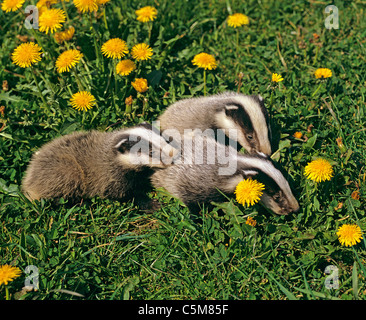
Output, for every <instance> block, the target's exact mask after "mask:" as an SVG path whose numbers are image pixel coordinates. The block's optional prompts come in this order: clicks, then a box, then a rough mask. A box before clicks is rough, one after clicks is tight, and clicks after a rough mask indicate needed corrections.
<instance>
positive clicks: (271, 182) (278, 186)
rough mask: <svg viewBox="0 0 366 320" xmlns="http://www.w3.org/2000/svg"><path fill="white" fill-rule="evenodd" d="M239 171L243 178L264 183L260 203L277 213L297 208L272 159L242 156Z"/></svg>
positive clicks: (295, 210)
mask: <svg viewBox="0 0 366 320" xmlns="http://www.w3.org/2000/svg"><path fill="white" fill-rule="evenodd" d="M238 167H239V171H241V173H242V174H243V176H244V177H245V178H253V179H255V180H257V181H259V182H261V183H263V184H264V185H265V190H264V191H263V195H262V197H261V200H260V203H261V204H262V205H263V206H264V207H265V208H267V209H269V210H271V211H272V212H274V213H276V214H279V215H287V214H289V213H291V212H297V211H298V210H299V204H298V202H297V200H296V199H295V197H294V195H293V194H292V191H291V188H290V186H289V184H288V182H287V180H286V179H285V177H284V176H283V174H282V173H281V171H279V170H278V169H276V168H275V166H274V165H273V163H272V161H271V160H269V159H264V158H262V157H243V159H242V160H239V166H238Z"/></svg>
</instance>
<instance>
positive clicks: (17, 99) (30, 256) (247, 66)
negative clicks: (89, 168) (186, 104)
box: [0, 0, 366, 300]
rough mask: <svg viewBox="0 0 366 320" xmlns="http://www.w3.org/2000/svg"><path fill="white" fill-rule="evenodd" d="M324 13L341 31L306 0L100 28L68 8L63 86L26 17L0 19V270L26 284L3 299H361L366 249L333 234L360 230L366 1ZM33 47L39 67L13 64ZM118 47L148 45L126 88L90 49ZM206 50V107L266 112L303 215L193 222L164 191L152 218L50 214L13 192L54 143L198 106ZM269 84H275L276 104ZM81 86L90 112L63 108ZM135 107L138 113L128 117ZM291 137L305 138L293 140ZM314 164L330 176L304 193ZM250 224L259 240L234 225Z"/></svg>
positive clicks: (183, 6)
mask: <svg viewBox="0 0 366 320" xmlns="http://www.w3.org/2000/svg"><path fill="white" fill-rule="evenodd" d="M29 4H32V2H31V1H29V0H28V1H26V3H25V5H24V6H23V9H24V7H25V6H26V5H29ZM33 4H34V3H33ZM334 4H335V5H336V6H337V7H338V9H339V19H340V28H339V29H338V30H328V29H326V28H325V27H324V20H325V18H326V15H325V14H324V9H325V4H324V3H323V2H316V1H306V2H305V1H281V2H280V1H274V0H267V1H245V2H243V1H233V0H231V1H230V0H228V1H222V0H221V1H219V0H214V1H207V0H203V1H166V0H161V1H159V2H154V3H152V2H148V1H143V2H142V3H140V2H139V1H118V0H111V1H110V2H109V3H107V4H106V7H105V10H106V15H105V17H106V20H105V21H104V16H103V15H102V14H101V13H102V10H99V11H98V12H97V14H96V15H94V14H92V15H90V16H89V15H88V14H79V13H78V12H77V10H76V8H75V7H74V5H73V3H72V2H65V3H64V5H65V7H66V10H67V12H68V16H69V17H70V20H69V21H68V22H66V23H65V26H68V25H71V24H72V25H73V26H74V27H75V29H76V32H75V36H74V37H73V39H72V40H71V41H70V42H69V43H68V46H70V47H76V48H80V50H81V51H82V52H83V54H84V60H83V61H82V63H79V64H77V66H76V67H75V71H76V72H75V71H74V72H69V73H64V74H61V75H60V74H58V73H57V72H56V70H55V68H54V64H55V59H56V57H57V56H58V55H59V54H60V53H61V52H62V51H64V50H65V49H66V47H65V45H59V44H57V43H56V42H55V41H54V40H53V37H52V36H50V35H46V34H43V33H40V32H39V31H38V30H27V29H26V28H25V27H24V23H23V21H24V16H23V15H22V13H21V12H12V13H5V12H3V11H0V31H1V35H2V36H1V38H0V79H1V80H2V81H1V82H2V83H3V85H2V90H1V91H0V106H4V107H5V108H4V109H3V113H1V114H0V121H1V123H0V125H2V126H3V127H2V129H1V131H0V142H1V143H0V160H1V167H0V203H1V205H0V215H1V223H0V228H1V231H0V265H3V264H12V265H16V266H17V267H19V268H20V269H21V270H22V271H23V274H22V276H21V277H19V278H17V279H15V280H14V281H12V282H11V283H9V285H8V289H9V292H10V295H11V298H12V299H55V300H58V299H101V300H102V299H103V300H108V299H111V300H114V299H133V300H139V299H268V300H270V299H280V300H282V299H309V300H312V299H365V298H366V285H365V276H366V275H365V268H366V258H365V257H366V255H365V254H366V241H365V236H364V239H363V240H362V241H361V243H359V244H357V245H356V246H354V247H351V248H347V247H343V246H341V244H340V243H339V241H338V239H337V235H336V232H337V230H338V227H339V226H341V225H342V224H343V223H351V224H352V223H356V224H358V225H359V226H360V227H361V229H362V230H363V231H365V230H366V215H365V204H366V201H365V194H366V184H365V177H366V170H365V160H366V143H365V141H366V139H365V138H366V131H365V122H366V118H365V113H366V109H365V106H366V104H365V94H366V79H365V74H366V70H365V65H366V64H365V56H366V49H365V46H366V43H365V35H366V19H365V9H366V8H365V3H364V2H362V1H352V2H344V1H335V2H334ZM143 5H154V6H155V7H156V8H157V9H158V18H157V19H156V20H155V21H154V22H153V23H152V24H151V25H150V26H148V25H146V24H143V23H141V22H138V21H137V20H136V16H135V13H134V11H135V10H136V9H138V8H140V7H141V6H143ZM53 7H57V8H62V5H61V3H58V4H55V5H53ZM231 11H232V12H233V13H234V12H243V13H245V14H246V15H248V16H249V18H250V24H249V25H248V26H245V27H242V28H241V29H240V32H239V33H238V35H239V47H236V44H237V32H236V30H235V29H232V28H230V27H228V26H227V24H226V19H227V16H228V14H229V13H231ZM150 28H151V29H150ZM34 35H36V38H37V39H39V40H40V41H41V42H42V44H43V45H44V52H45V54H44V56H43V57H42V61H40V62H39V63H38V64H36V65H34V67H32V68H26V69H23V68H19V67H17V66H16V65H14V64H12V61H11V59H10V55H11V53H12V51H13V50H14V49H15V48H16V47H17V46H18V45H19V44H20V43H21V42H22V41H24V40H25V39H28V40H30V39H33V38H34ZM24 37H26V38H24ZM113 37H120V38H122V39H124V40H125V41H126V42H127V44H128V46H129V48H130V49H131V47H132V46H133V45H134V44H137V43H140V42H146V43H149V44H150V46H151V47H152V48H153V51H154V55H153V56H152V59H151V60H148V61H145V62H141V63H138V64H137V70H136V71H135V72H134V73H133V74H131V75H130V76H127V77H119V76H118V77H117V78H114V72H113V69H112V66H113V61H112V60H111V59H107V58H106V57H104V56H102V54H101V53H100V51H99V50H100V47H101V45H102V44H103V43H104V42H105V41H107V40H108V39H110V38H113ZM37 39H36V40H35V41H37ZM203 51H204V52H207V53H210V54H213V55H214V56H215V57H216V59H217V61H218V68H217V69H216V70H213V71H207V78H206V82H207V94H214V93H217V92H222V91H224V90H233V91H237V90H239V91H240V92H242V93H244V94H261V95H262V96H263V97H264V98H265V101H266V105H267V107H268V108H269V109H270V110H271V118H272V127H273V132H274V138H275V142H276V148H275V153H274V156H273V158H274V159H275V160H276V161H278V162H279V163H280V164H281V165H282V166H283V167H284V168H285V169H286V170H287V172H288V174H289V179H290V180H291V181H292V185H293V187H294V192H295V194H296V196H297V198H298V199H299V203H300V206H301V210H300V211H299V213H297V214H294V215H289V216H276V215H273V214H270V213H268V212H267V211H265V210H264V209H263V208H262V207H260V206H254V207H251V208H243V207H242V206H240V205H238V204H237V203H236V202H235V200H231V201H229V202H227V203H222V204H217V206H216V207H215V209H214V210H212V211H207V210H203V211H202V212H201V213H200V218H201V222H199V223H198V222H197V219H195V217H192V216H191V215H190V214H189V213H188V210H187V209H186V208H185V207H183V206H182V205H181V204H180V203H179V202H178V201H177V200H175V199H172V198H169V197H168V196H167V195H165V194H164V193H163V192H161V191H153V192H152V193H151V197H156V198H157V199H159V201H160V202H161V203H162V204H163V206H162V208H161V209H160V210H159V211H156V212H154V213H152V214H145V213H143V212H142V211H140V210H139V209H138V208H137V207H136V206H134V204H133V202H130V203H120V202H117V201H110V200H102V199H99V198H94V199H89V200H86V201H84V202H83V203H81V204H78V205H75V206H72V205H71V204H69V203H67V202H65V201H61V203H60V204H57V205H55V204H52V203H51V202H50V201H43V200H42V201H40V202H35V203H31V202H29V201H28V200H27V199H26V198H24V196H23V195H22V194H21V193H19V187H20V184H21V180H22V177H23V175H24V172H25V169H26V167H27V164H28V162H29V160H30V157H31V155H32V154H33V153H34V152H35V151H36V150H37V149H38V148H39V147H41V146H42V145H43V144H44V143H46V142H48V141H50V140H52V139H53V138H55V137H57V136H59V135H63V134H67V133H70V132H73V131H76V130H89V129H98V130H115V129H118V128H121V127H124V126H132V125H134V124H136V123H139V122H141V121H149V122H151V121H153V120H155V119H156V118H157V116H158V115H159V114H160V113H161V112H162V111H163V110H164V109H165V108H166V107H167V106H168V105H169V104H171V103H173V102H174V101H176V100H179V99H181V98H184V97H192V96H200V95H203V90H204V88H203V72H202V70H199V69H196V68H195V67H194V66H193V65H192V63H191V60H192V59H193V57H194V55H195V54H198V53H200V52H203ZM320 67H326V68H329V69H331V70H332V72H333V76H332V77H331V78H329V79H327V80H326V81H324V82H322V85H321V86H320V88H319V89H318V86H319V84H320V81H319V80H316V79H315V77H314V71H315V70H316V69H317V68H320ZM32 72H34V74H33V75H32ZM272 73H279V74H281V75H282V76H283V77H284V81H283V82H281V83H280V84H279V85H278V86H277V87H276V88H275V89H273V90H272V89H271V86H270V85H271V74H272ZM33 76H35V79H36V80H37V81H38V82H35V81H34V77H33ZM135 77H143V78H146V79H147V80H148V83H149V90H148V91H147V92H146V93H143V94H140V93H137V92H136V91H135V90H134V89H133V88H132V86H131V81H133V80H134V78H135ZM3 81H6V82H3ZM116 84H117V86H118V88H119V90H118V91H116V90H115V86H116ZM78 85H79V87H80V86H82V87H84V88H85V89H87V90H89V91H90V92H91V93H92V94H93V95H94V96H95V97H96V100H97V106H95V107H94V108H92V109H91V110H90V111H88V112H84V113H83V112H78V111H76V110H74V109H72V108H71V106H70V104H69V102H68V101H69V99H70V97H71V93H75V92H76V91H77V90H78ZM38 87H39V89H38ZM39 90H41V93H42V96H43V97H44V99H45V101H46V104H44V103H43V102H42V100H41V99H40V97H39ZM314 92H315V93H314ZM130 95H132V97H133V99H134V102H133V105H132V110H131V113H128V114H126V113H125V110H126V105H125V98H127V97H129V96H130ZM271 101H272V103H271ZM127 110H128V109H127ZM296 131H300V132H302V133H303V138H301V139H295V138H294V137H293V134H294V132H296ZM337 138H342V140H343V146H342V145H339V144H337V140H336V139H337ZM319 156H321V157H325V158H326V159H328V160H330V161H331V163H332V165H333V168H334V171H335V174H334V177H333V178H332V179H331V181H327V182H323V183H319V184H318V185H317V186H315V185H314V184H313V183H312V182H311V181H310V180H307V179H305V177H304V175H303V172H304V167H305V166H306V164H307V163H308V162H310V161H311V160H313V159H315V158H317V157H319ZM248 215H250V216H252V217H254V218H255V220H256V221H257V225H256V226H255V227H251V226H249V225H247V224H245V221H246V217H247V216H248ZM28 265H34V266H36V267H37V268H38V271H39V290H38V291H31V292H24V291H22V287H23V286H24V280H25V278H26V273H25V269H26V267H27V266H28ZM329 265H334V266H335V267H336V268H337V270H338V275H339V287H338V288H334V289H327V288H326V286H325V281H326V279H327V277H328V276H329V274H326V273H325V269H326V267H327V266H329ZM4 298H5V289H4V286H0V299H4Z"/></svg>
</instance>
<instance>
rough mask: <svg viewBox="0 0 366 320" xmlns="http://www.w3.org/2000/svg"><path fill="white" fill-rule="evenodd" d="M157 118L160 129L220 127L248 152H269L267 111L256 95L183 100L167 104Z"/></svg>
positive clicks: (182, 129) (228, 95) (269, 135)
mask: <svg viewBox="0 0 366 320" xmlns="http://www.w3.org/2000/svg"><path fill="white" fill-rule="evenodd" d="M158 121H159V122H160V128H161V131H162V132H164V131H165V130H167V129H169V130H171V129H173V130H176V131H178V132H179V134H181V135H183V134H184V133H185V130H187V129H200V130H201V131H203V132H204V131H205V130H207V129H212V130H214V131H215V132H216V133H217V131H220V130H222V131H223V132H224V133H225V135H226V136H227V137H228V138H230V139H232V140H235V141H236V142H238V143H239V144H240V145H241V146H242V147H243V148H244V149H245V150H247V151H248V152H249V153H250V154H255V153H259V154H261V155H267V156H270V155H271V153H272V148H271V129H270V124H269V117H268V112H267V110H266V108H265V106H264V102H263V98H262V97H261V96H260V95H251V96H247V95H243V94H239V93H235V92H225V93H222V94H217V95H213V96H209V97H199V98H188V99H183V100H180V101H177V102H175V103H174V104H172V105H171V106H169V107H168V108H167V109H166V110H165V111H164V112H163V114H162V115H161V116H160V117H159V118H158ZM233 133H235V134H236V137H235V136H234V137H232V135H233ZM223 143H224V144H225V141H224V142H223ZM226 144H227V141H226Z"/></svg>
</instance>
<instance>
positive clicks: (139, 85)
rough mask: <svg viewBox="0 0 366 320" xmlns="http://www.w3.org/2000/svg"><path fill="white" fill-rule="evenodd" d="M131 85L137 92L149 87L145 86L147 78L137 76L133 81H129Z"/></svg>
mask: <svg viewBox="0 0 366 320" xmlns="http://www.w3.org/2000/svg"><path fill="white" fill-rule="evenodd" d="M131 84H132V86H133V87H134V88H135V90H136V91H137V92H140V93H143V92H145V91H147V89H149V87H148V86H147V80H146V79H144V78H137V79H135V81H132V82H131Z"/></svg>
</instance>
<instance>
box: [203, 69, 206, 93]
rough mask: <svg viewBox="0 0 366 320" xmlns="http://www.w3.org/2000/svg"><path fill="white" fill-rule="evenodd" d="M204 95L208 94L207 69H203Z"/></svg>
mask: <svg viewBox="0 0 366 320" xmlns="http://www.w3.org/2000/svg"><path fill="white" fill-rule="evenodd" d="M203 95H204V96H206V70H203Z"/></svg>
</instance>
